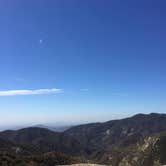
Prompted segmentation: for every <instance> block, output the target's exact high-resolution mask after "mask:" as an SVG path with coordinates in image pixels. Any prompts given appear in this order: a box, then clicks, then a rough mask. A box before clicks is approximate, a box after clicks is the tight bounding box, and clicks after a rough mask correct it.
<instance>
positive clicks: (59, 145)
mask: <svg viewBox="0 0 166 166" xmlns="http://www.w3.org/2000/svg"><path fill="white" fill-rule="evenodd" d="M165 132H166V115H165V114H155V113H152V114H149V115H145V114H138V115H135V116H133V117H131V118H126V119H122V120H112V121H108V122H105V123H92V124H85V125H79V126H75V127H72V128H70V129H68V130H66V131H64V132H61V133H59V132H53V131H50V130H48V129H44V128H38V127H31V128H25V129H21V130H17V131H11V130H8V131H4V132H1V133H0V165H5V164H6V165H7V166H8V165H12V166H15V165H17V166H19V164H22V165H26V164H30V165H32V166H52V165H53V166H54V165H61V164H66V165H68V164H72V163H82V162H92V163H100V164H106V165H112V166H126V165H128V166H155V165H156V166H157V165H160V164H163V165H164V164H166V150H165V149H166V134H165Z"/></svg>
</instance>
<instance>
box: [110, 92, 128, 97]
mask: <svg viewBox="0 0 166 166" xmlns="http://www.w3.org/2000/svg"><path fill="white" fill-rule="evenodd" d="M112 95H114V96H122V97H123V96H128V94H127V93H118V92H115V93H112Z"/></svg>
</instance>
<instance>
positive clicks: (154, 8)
mask: <svg viewBox="0 0 166 166" xmlns="http://www.w3.org/2000/svg"><path fill="white" fill-rule="evenodd" d="M165 9H166V1H164V0H137V1H135V0H125V1H124V0H1V1H0V125H1V126H3V125H20V124H32V123H33V124H38V123H40V124H41V123H42V124H45V123H52V124H63V123H65V124H66V123H67V124H69V123H82V122H94V121H105V120H109V119H114V118H122V117H127V116H129V115H133V114H136V113H140V112H141V113H149V112H162V113H165V112H166V10H165Z"/></svg>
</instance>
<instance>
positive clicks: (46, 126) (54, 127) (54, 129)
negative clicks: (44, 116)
mask: <svg viewBox="0 0 166 166" xmlns="http://www.w3.org/2000/svg"><path fill="white" fill-rule="evenodd" d="M33 127H39V128H44V129H49V130H51V131H55V132H64V131H65V130H67V129H69V128H71V127H72V126H49V125H42V124H39V125H35V126H33Z"/></svg>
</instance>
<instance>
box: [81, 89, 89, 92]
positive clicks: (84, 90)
mask: <svg viewBox="0 0 166 166" xmlns="http://www.w3.org/2000/svg"><path fill="white" fill-rule="evenodd" d="M80 91H83V92H87V91H89V89H80Z"/></svg>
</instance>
